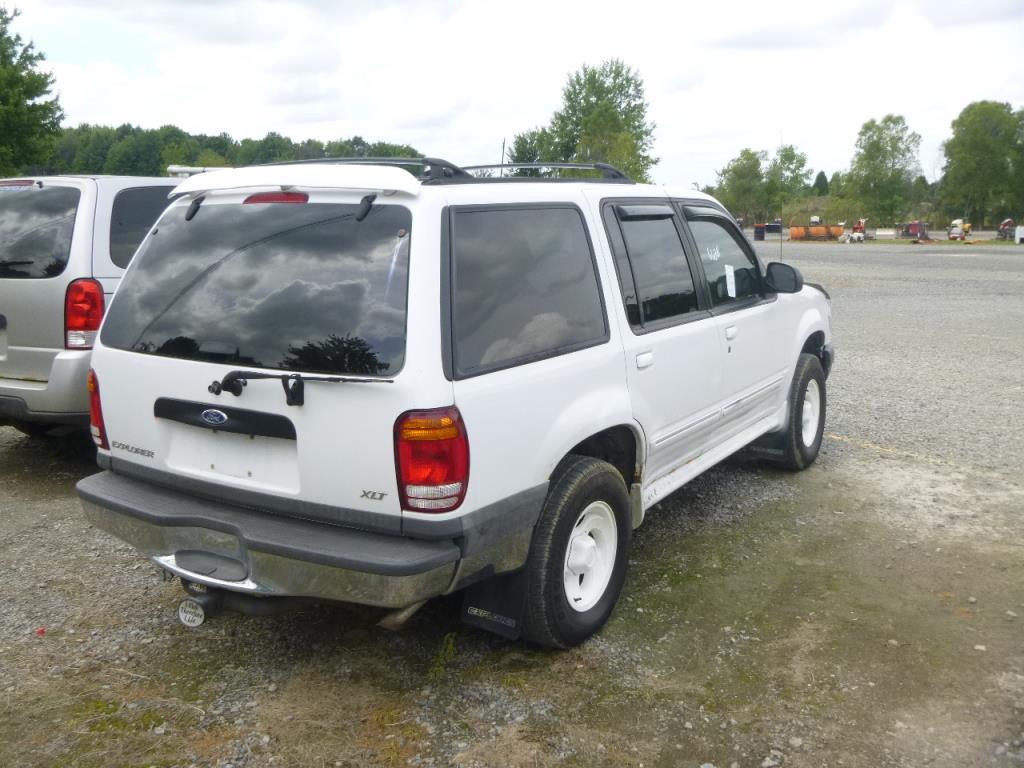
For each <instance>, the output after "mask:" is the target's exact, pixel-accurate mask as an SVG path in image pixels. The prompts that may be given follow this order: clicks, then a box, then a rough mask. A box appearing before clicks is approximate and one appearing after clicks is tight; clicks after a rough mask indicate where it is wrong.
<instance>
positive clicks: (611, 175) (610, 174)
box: [462, 162, 633, 184]
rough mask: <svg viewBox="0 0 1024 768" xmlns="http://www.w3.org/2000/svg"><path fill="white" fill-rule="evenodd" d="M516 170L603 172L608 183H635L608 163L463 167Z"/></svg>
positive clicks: (503, 164) (472, 169)
mask: <svg viewBox="0 0 1024 768" xmlns="http://www.w3.org/2000/svg"><path fill="white" fill-rule="evenodd" d="M515 168H531V169H542V168H549V169H553V168H558V169H563V168H564V169H569V170H577V171H601V178H603V179H607V180H608V181H623V182H626V183H629V184H632V183H633V180H632V179H631V178H629V176H627V175H626V174H624V173H623V172H622V171H620V170H619V169H618V168H616V167H615V166H614V165H609V164H608V163H562V162H552V163H494V164H493V165H465V166H463V167H462V170H464V171H483V170H487V171H490V170H497V169H502V170H504V169H515Z"/></svg>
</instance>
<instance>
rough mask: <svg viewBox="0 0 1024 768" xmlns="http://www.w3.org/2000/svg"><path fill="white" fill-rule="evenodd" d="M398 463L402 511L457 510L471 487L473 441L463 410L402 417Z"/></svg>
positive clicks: (437, 410)
mask: <svg viewBox="0 0 1024 768" xmlns="http://www.w3.org/2000/svg"><path fill="white" fill-rule="evenodd" d="M395 461H396V464H397V470H398V494H399V496H400V497H401V501H402V509H407V510H409V511H411V512H450V511H451V510H453V509H456V508H457V507H458V506H459V505H460V504H461V503H462V500H463V499H464V498H465V496H466V486H467V485H468V484H469V439H468V438H467V437H466V427H465V425H464V424H463V423H462V416H461V415H460V414H459V409H458V408H455V407H451V408H435V409H433V410H429V411H409V412H407V413H403V414H402V415H401V416H399V417H398V421H397V422H395Z"/></svg>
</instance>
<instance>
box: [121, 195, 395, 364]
mask: <svg viewBox="0 0 1024 768" xmlns="http://www.w3.org/2000/svg"><path fill="white" fill-rule="evenodd" d="M359 209H360V206H359V205H358V204H351V205H348V204H344V205H343V204H327V203H315V204H314V203H305V204H291V203H260V204H250V205H243V204H238V203H220V204H218V203H216V202H211V201H207V202H205V203H202V204H201V205H200V207H199V208H198V209H197V210H196V212H195V216H194V217H193V218H192V220H191V221H186V220H185V212H186V206H179V207H177V208H175V209H172V210H171V211H169V212H168V213H167V215H165V216H164V217H163V219H162V220H161V222H160V226H159V227H158V228H157V229H156V230H155V231H154V233H153V235H152V236H151V237H149V238H147V239H146V240H145V242H144V243H143V245H142V247H141V248H140V249H139V252H138V254H136V257H135V259H134V260H133V261H132V265H131V267H130V268H129V270H128V271H127V272H126V273H125V277H124V279H123V280H122V281H121V285H120V287H119V288H118V290H117V296H116V298H115V300H114V301H113V303H112V304H111V306H110V310H109V313H108V315H107V318H106V321H105V322H104V324H103V331H102V340H103V343H104V344H105V345H107V346H110V347H116V348H118V349H125V350H131V351H134V352H140V353H143V354H148V355H161V356H165V357H177V358H182V359H186V360H203V361H208V362H216V363H225V364H229V365H234V366H246V367H255V368H271V369H280V370H288V371H305V372H317V373H328V374H362V375H368V376H391V375H394V374H395V373H397V372H398V370H399V369H400V368H401V367H402V364H403V362H404V360H405V315H406V298H407V291H406V278H407V274H408V269H409V238H410V226H411V223H412V216H411V214H410V212H409V209H407V208H405V207H402V206H398V205H374V206H373V207H372V208H371V209H370V212H369V214H368V215H367V216H366V217H365V218H364V219H363V220H362V221H356V215H357V214H358V213H359Z"/></svg>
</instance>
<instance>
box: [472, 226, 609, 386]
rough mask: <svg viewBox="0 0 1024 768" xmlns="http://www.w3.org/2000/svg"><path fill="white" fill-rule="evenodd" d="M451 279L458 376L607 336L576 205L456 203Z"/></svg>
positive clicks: (553, 352) (588, 244) (550, 353)
mask: <svg viewBox="0 0 1024 768" xmlns="http://www.w3.org/2000/svg"><path fill="white" fill-rule="evenodd" d="M452 283H453V285H452V288H453V292H452V293H453V304H454V306H453V310H454V312H453V317H452V323H453V330H454V342H455V344H454V347H455V371H456V374H457V375H459V376H462V377H466V376H472V375H475V374H478V373H483V372H485V371H490V370H495V369H498V368H506V367H509V366H511V365H515V364H517V363H525V362H529V361H531V360H537V359H540V358H544V357H551V356H553V355H557V354H562V353H565V352H571V351H574V350H577V349H581V348H583V347H587V346H591V345H594V344H598V343H601V342H603V341H605V340H607V338H608V328H607V325H606V322H605V316H604V307H603V304H602V302H601V295H600V291H599V289H598V282H597V275H596V273H595V267H594V258H593V254H592V252H591V248H590V242H589V240H588V239H587V232H586V228H585V225H584V222H583V218H582V216H581V214H580V212H579V211H578V210H577V209H576V208H573V207H564V208H557V207H556V208H522V207H519V208H486V209H477V210H474V209H456V210H455V212H454V213H453V216H452Z"/></svg>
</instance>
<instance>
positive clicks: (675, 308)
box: [643, 292, 697, 321]
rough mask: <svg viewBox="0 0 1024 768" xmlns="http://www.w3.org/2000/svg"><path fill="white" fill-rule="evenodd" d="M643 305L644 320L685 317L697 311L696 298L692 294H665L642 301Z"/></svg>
mask: <svg viewBox="0 0 1024 768" xmlns="http://www.w3.org/2000/svg"><path fill="white" fill-rule="evenodd" d="M643 304H644V319H645V320H647V321H651V320H661V319H663V318H666V317H676V316H678V315H685V314H686V313H687V312H692V311H693V310H695V309H697V296H696V294H694V293H692V292H689V293H666V294H662V295H661V296H655V297H654V298H652V299H644V302H643Z"/></svg>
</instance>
